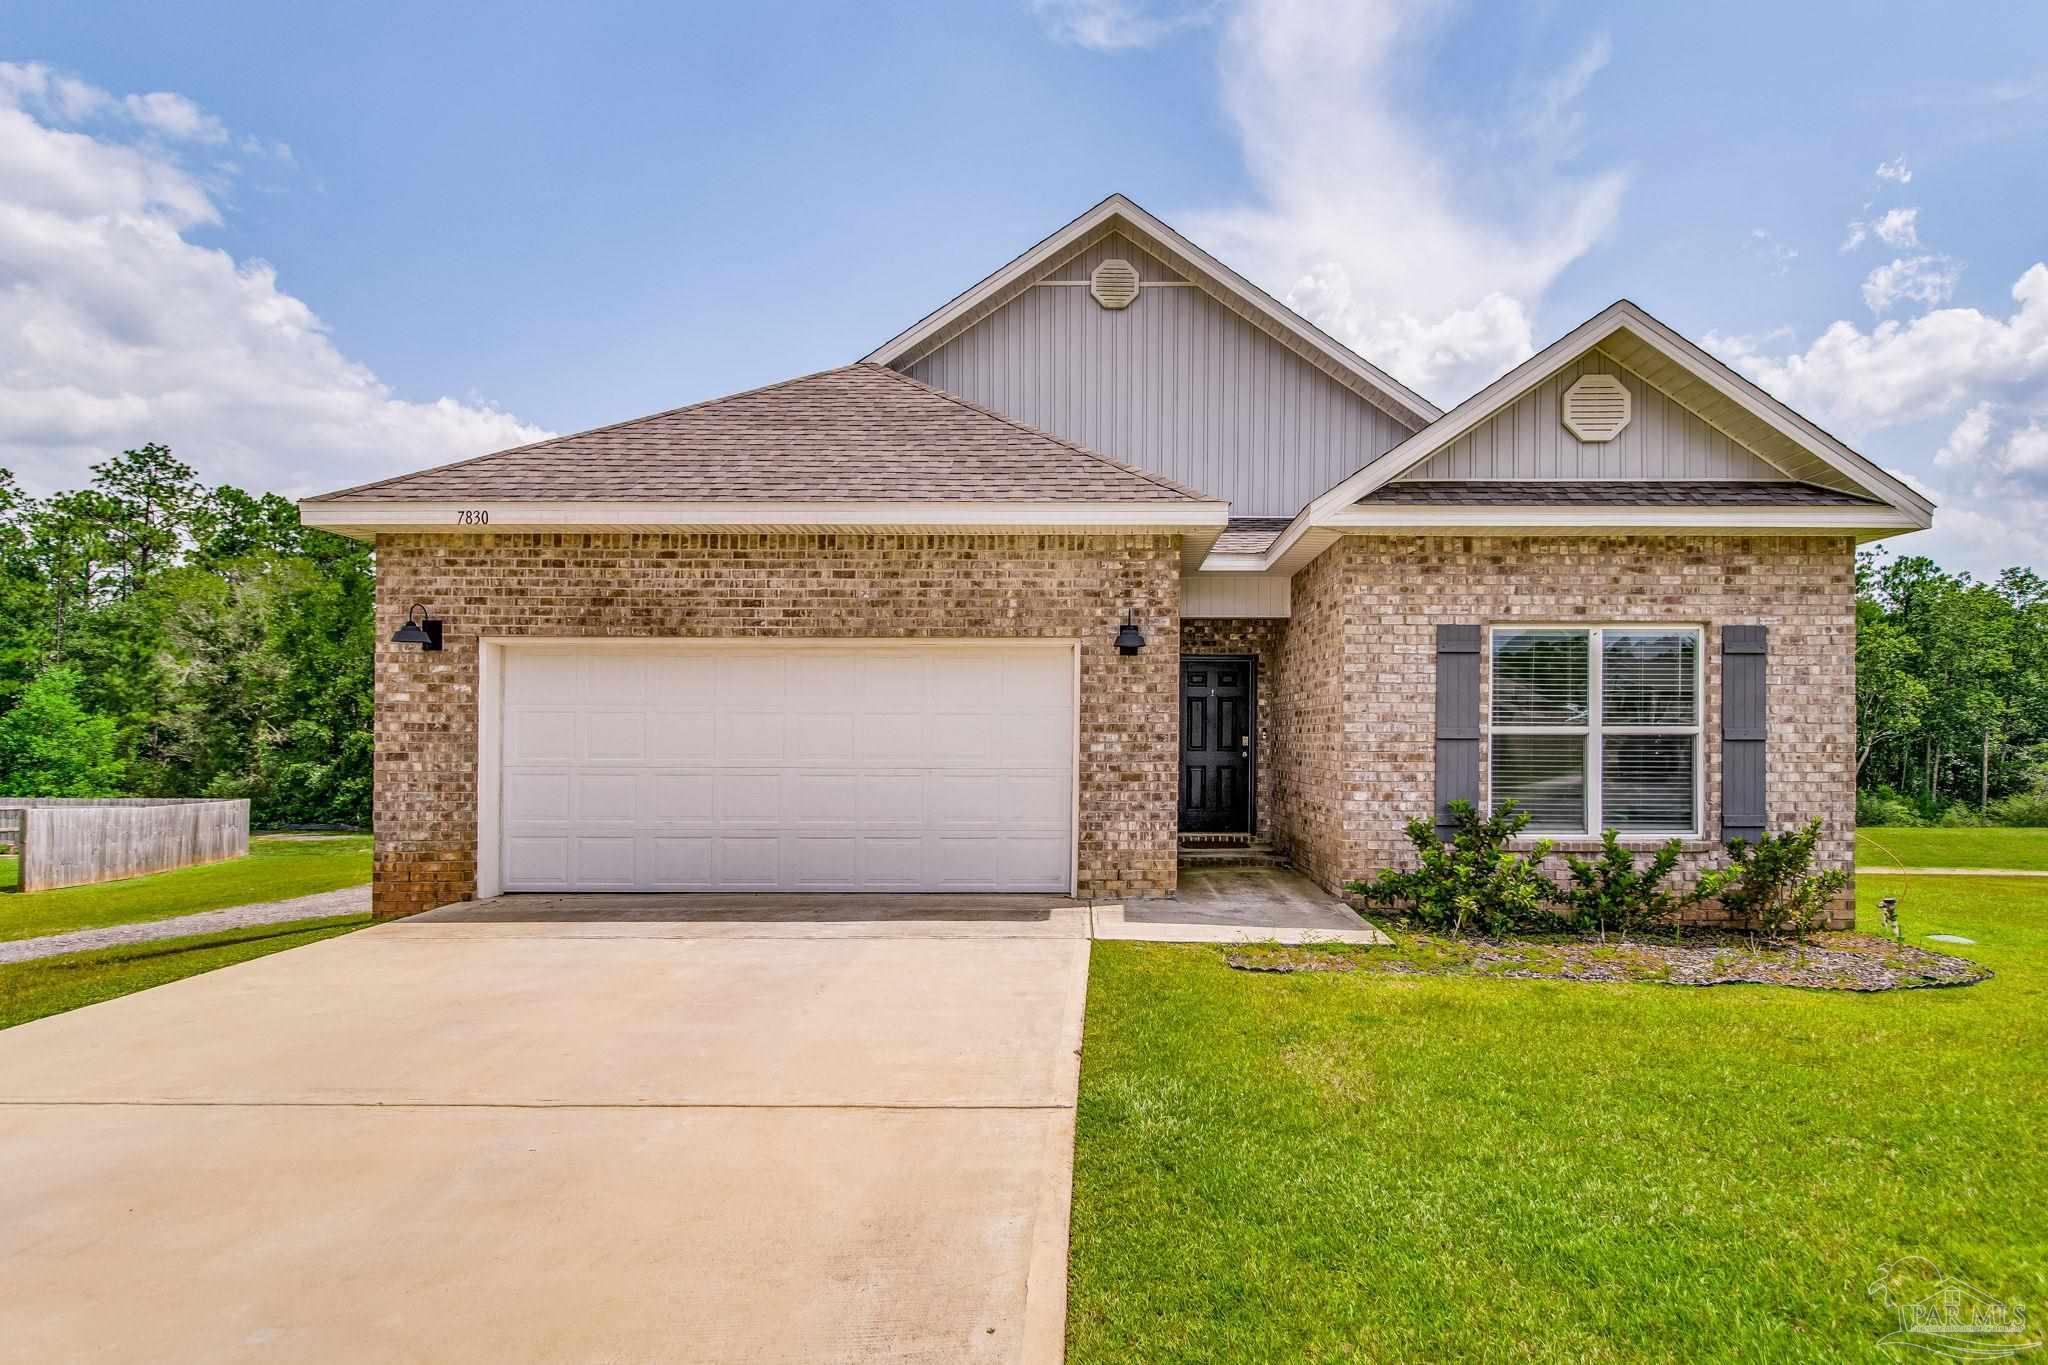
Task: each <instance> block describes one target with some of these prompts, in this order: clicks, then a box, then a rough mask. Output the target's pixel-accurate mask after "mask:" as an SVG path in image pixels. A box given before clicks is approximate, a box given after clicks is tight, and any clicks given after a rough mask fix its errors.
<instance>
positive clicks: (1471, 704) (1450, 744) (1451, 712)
mask: <svg viewBox="0 0 2048 1365" xmlns="http://www.w3.org/2000/svg"><path fill="white" fill-rule="evenodd" d="M1479 636H1480V629H1479V627H1478V626H1438V627H1437V628H1436V832H1437V833H1438V834H1439V835H1441V836H1446V837H1448V836H1449V834H1450V832H1451V812H1450V805H1451V802H1453V801H1470V802H1471V803H1472V804H1473V805H1475V806H1476V805H1478V804H1479Z"/></svg>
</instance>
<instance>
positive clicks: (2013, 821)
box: [1984, 787, 2048, 829]
mask: <svg viewBox="0 0 2048 1365" xmlns="http://www.w3.org/2000/svg"><path fill="white" fill-rule="evenodd" d="M1984 813H1985V814H1986V815H1987V816H1989V817H1990V820H1991V823H1992V824H1994V825H2018V826H2022V827H2024V828H2027V829H2043V828H2048V787H2040V788H2036V789H2035V790H2033V791H2030V792H2015V793H2013V794H2012V795H2011V796H2007V797H2004V798H2001V799H2000V800H1997V801H1993V802H1992V803H1991V804H1990V805H1989V806H1988V807H1986V808H1985V812H1984Z"/></svg>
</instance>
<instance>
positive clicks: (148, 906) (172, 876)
mask: <svg viewBox="0 0 2048 1365" xmlns="http://www.w3.org/2000/svg"><path fill="white" fill-rule="evenodd" d="M9 861H11V860H9ZM5 875H6V874H4V873H0V876H5ZM369 880H370V836H369V835H367V834H346V835H336V836H323V837H317V838H307V837H304V836H288V835H286V836H281V835H257V836H256V837H254V838H252V839H250V840H249V856H248V857H246V858H237V859H235V860H233V861H232V862H225V863H209V864H207V865H206V866H204V867H182V868H179V869H178V870H177V871H176V872H157V873H153V874H151V875H150V876H147V877H130V878H128V879H127V880H126V881H118V882H100V883H98V884H97V885H94V886H67V887H62V888H60V889H58V890H55V891H37V892H35V893H33V894H31V895H9V896H6V897H5V898H0V939H15V938H35V937H37V936H39V935H42V934H61V933H66V932H68V931H70V930H72V929H100V928H104V927H106V926H107V925H110V924H134V923H138V922H140V921H142V920H153V919H168V918H170V917H171V916H172V915H190V914H195V913H197V912H199V911H202V910H225V909H227V908H228V907H230V906H235V905H253V904H255V903H256V902H258V901H278V900H288V899H290V898H291V897H293V896H310V895H312V894H313V893H314V892H316V891H339V890H340V889H341V888H343V887H346V886H362V885H364V884H365V883H367V882H368V881H369ZM6 884H8V885H12V880H11V878H10V879H9V880H8V881H7V882H6Z"/></svg>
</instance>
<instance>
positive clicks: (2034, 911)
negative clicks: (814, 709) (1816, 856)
mask: <svg viewBox="0 0 2048 1365" xmlns="http://www.w3.org/2000/svg"><path fill="white" fill-rule="evenodd" d="M1942 833H1949V832H1948V831H1943V832H1942ZM1894 894H1895V895H1897V896H1899V897H1900V909H1901V914H1902V917H1903V922H1904V925H1905V928H1906V930H1907V932H1908V934H1909V935H1911V936H1913V937H1914V939H1915V940H1917V941H1920V942H1925V940H1924V938H1923V937H1921V936H1923V935H1925V934H1928V933H1932V932H1953V933H1960V934H1962V935H1965V936H1967V937H1969V938H1972V939H1975V940H1977V946H1975V947H1970V948H1963V949H1958V950H1957V951H1962V952H1966V953H1969V954H1971V955H1972V956H1974V957H1976V958H1977V959H1978V960H1980V961H1981V962H1983V963H1985V964H1986V965H1988V966H1990V967H1991V968H1992V969H1993V970H1994V971H1995V972H1996V973H1997V975H1996V976H1995V977H1993V978H1992V979H1991V980H1990V981H1988V982H1985V983H1983V984H1981V985H1977V986H1970V987H1966V988H1960V989H1948V990H1918V991H1902V992H1895V993H1891V994H1885V995H1872V996H1859V995H1852V994H1846V993H1820V992H1805V991H1797V990H1791V989H1787V988H1783V987H1761V986H1728V987H1715V988H1711V989H1685V988H1674V987H1668V986H1656V985H1621V986H1606V985H1585V984H1573V983H1563V982H1543V981H1502V980H1484V979H1474V978H1451V977H1415V978H1403V977H1398V976H1387V975H1379V974H1368V973H1362V972H1361V973H1355V974H1349V975H1341V974H1334V973H1329V974H1317V975H1312V976H1311V975H1296V976H1272V975H1260V974H1252V973H1242V972H1234V971H1231V970H1229V969H1228V968H1226V967H1225V966H1224V964H1223V961H1222V953H1221V951H1220V950H1218V949H1215V948H1203V947H1168V946H1157V945H1146V944H1135V943H1099V944H1097V945H1095V948H1094V966H1093V973H1092V976H1091V979H1090V982H1089V991H1088V1016H1087V1041H1086V1045H1085V1048H1084V1051H1083V1054H1082V1075H1081V1097H1080V1110H1079V1116H1078V1136H1077V1141H1076V1155H1075V1172H1074V1177H1075V1179H1074V1208H1073V1231H1072V1238H1073V1241H1072V1247H1073V1251H1072V1262H1071V1269H1070V1274H1069V1292H1070V1302H1069V1309H1068V1314H1069V1316H1068V1342H1069V1357H1068V1358H1069V1359H1070V1360H1071V1361H1074V1362H1096V1361H1118V1362H1122V1361H1152V1360H1160V1361H1165V1360H1170V1361H1212V1360H1213V1361H1338V1360H1450V1359H1482V1360H1530V1361H1539V1360H1567V1359H1569V1360H1634V1359H1666V1360H1687V1361H1692V1360H1704V1359H1724V1360H1737V1359H1740V1360H1750V1361H1760V1360H1770V1361H1785V1360H1816V1361H1818V1360H1842V1359H1852V1360H1854V1359H1875V1358H1878V1357H1877V1354H1876V1351H1875V1348H1874V1347H1873V1344H1872V1343H1873V1342H1874V1341H1875V1339H1876V1337H1877V1336H1878V1335H1879V1334H1880V1333H1881V1332H1882V1331H1884V1330H1886V1328H1887V1322H1886V1319H1885V1316H1884V1314H1883V1313H1881V1312H1880V1311H1879V1309H1878V1307H1877V1305H1875V1304H1874V1303H1872V1302H1871V1301H1869V1300H1868V1299H1867V1298H1866V1297H1865V1293H1864V1291H1865V1288H1866V1286H1867V1285H1868V1284H1869V1283H1870V1282H1871V1281H1872V1280H1873V1279H1874V1278H1875V1277H1876V1274H1877V1271H1878V1267H1879V1266H1880V1265H1881V1264H1883V1263H1884V1262H1886V1261H1889V1260H1891V1259H1893V1258H1895V1257H1898V1256H1901V1255H1905V1254H1919V1255H1924V1256H1927V1257H1930V1258H1932V1259H1933V1260H1934V1261H1935V1262H1937V1263H1938V1264H1939V1265H1940V1266H1941V1267H1942V1268H1943V1269H1945V1270H1947V1271H1949V1272H1950V1273H1954V1274H1958V1275H1962V1276H1964V1277H1966V1278H1968V1279H1969V1280H1971V1281H1973V1282H1974V1283H1976V1284H1978V1285H1981V1286H1983V1287H1984V1288H1985V1289H1986V1290H1988V1291H1989V1292H1991V1293H1993V1294H1997V1295H2000V1296H2002V1297H2005V1298H2008V1299H2017V1300H2020V1301H2023V1302H2025V1303H2026V1304H2028V1305H2029V1306H2032V1305H2038V1304H2041V1303H2043V1302H2044V1301H2048V1126H2044V1125H2043V1123H2042V1122H2041V1117H2042V1115H2043V1114H2044V1113H2048V883H2044V882H2038V881H2028V880H2022V879H2011V880H1998V879H1994V878H1949V879H1938V878H1929V877H1877V876H1871V877H1864V878H1861V879H1859V896H1860V898H1861V902H1862V906H1863V911H1864V914H1865V915H1866V917H1869V916H1874V913H1875V912H1874V906H1875V903H1876V899H1877V898H1878V897H1880V896H1884V895H1894Z"/></svg>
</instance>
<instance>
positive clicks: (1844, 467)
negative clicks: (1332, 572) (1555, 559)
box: [1307, 299, 1934, 530]
mask: <svg viewBox="0 0 2048 1365" xmlns="http://www.w3.org/2000/svg"><path fill="white" fill-rule="evenodd" d="M1620 331H1629V332H1633V333H1634V334H1635V335H1637V336H1638V337H1641V338H1643V339H1644V340H1647V341H1649V342H1651V343H1652V344H1653V345H1654V346H1655V348H1656V349H1658V350H1659V351H1661V352H1662V353H1663V354H1664V355H1665V356H1666V357H1667V358H1668V359H1669V360H1670V361H1671V362H1672V363H1673V364H1675V365H1677V366H1679V367H1680V368H1681V369H1683V370H1685V371H1686V372H1687V373H1688V374H1690V375H1692V376H1693V377H1694V378H1695V379H1697V380H1699V381H1700V382H1701V383H1702V384H1705V385H1707V386H1708V387H1709V388H1712V389H1713V390H1715V391H1716V392H1717V393H1719V394H1720V395H1721V396H1722V397H1724V398H1726V399H1727V400H1728V401H1730V402H1732V403H1734V404H1736V405H1737V406H1739V407H1741V408H1743V409H1744V410H1746V411H1747V412H1748V413H1749V414H1750V415H1751V416H1753V417H1756V418H1757V419H1759V420H1760V421H1763V422H1765V423H1767V424H1768V425H1770V426H1772V427H1775V428H1776V429H1777V430H1778V431H1779V432H1780V433H1781V434H1782V435H1784V436H1785V437H1786V439H1788V440H1791V441H1795V442H1797V443H1798V444H1799V445H1800V446H1802V447H1803V448H1805V449H1807V450H1810V451H1812V452H1813V454H1814V455H1816V456H1817V457H1819V458H1820V459H1821V460H1822V461H1823V462H1824V463H1826V464H1827V465H1829V466H1830V467H1831V468H1833V469H1835V470H1836V471H1837V472H1839V473H1840V474H1841V475H1842V476H1843V477H1844V478H1846V479H1848V480H1849V481H1850V482H1852V483H1854V484H1856V485H1857V486H1858V487H1861V488H1864V489H1866V490H1868V491H1869V492H1870V493H1871V494H1872V495H1873V496H1876V497H1880V498H1882V499H1884V500H1885V501H1886V502H1887V503H1889V504H1890V505H1891V508H1892V509H1893V510H1895V511H1896V512H1898V513H1899V514H1901V515H1902V516H1904V517H1906V518H1908V519H1909V521H1910V524H1909V525H1905V526H1902V527H1900V528H1899V529H1903V530H1925V529H1926V528H1927V527H1929V526H1931V525H1933V524H1934V504H1933V503H1931V502H1929V501H1928V500H1927V499H1926V498H1924V497H1922V496H1921V495H1920V494H1919V493H1917V492H1915V491H1914V490H1913V489H1912V488H1910V487H1909V486H1907V485H1906V484H1905V483H1903V482H1901V481H1900V480H1898V479H1896V478H1894V477H1892V476H1891V475H1890V474H1888V473H1886V472H1885V471H1884V470H1883V469H1880V468H1879V467H1878V466H1877V465H1876V464H1874V463H1872V462H1871V461H1870V460H1869V459H1867V458H1865V457H1864V456H1862V455H1859V454H1857V453H1856V452H1855V451H1853V450H1851V449H1850V448H1849V447H1847V446H1845V445H1843V444H1842V443H1841V442H1840V441H1838V440H1836V439H1835V438H1834V437H1832V436H1830V435H1828V433H1826V432H1825V431H1822V430H1821V429H1820V428H1819V427H1817V426H1815V425H1814V424H1813V423H1811V422H1809V421H1807V420H1806V419H1805V418H1804V417H1801V416H1800V415H1799V414H1798V413H1796V412H1794V411H1793V410H1792V409H1791V408H1788V407H1786V406H1785V405H1784V404H1783V403H1780V402H1778V401H1777V400H1776V399H1775V398H1772V397H1771V396H1770V395H1769V394H1767V393H1765V392H1764V391H1763V390H1762V389H1759V388H1757V387H1756V386H1755V385H1753V384H1751V383H1750V382H1749V381H1748V380H1746V379H1744V378H1743V377H1742V376H1741V375H1739V374H1736V373H1735V372H1734V371H1733V370H1730V369H1729V368H1728V367H1727V366H1725V365H1723V364H1721V363H1720V362H1719V361H1717V360H1715V359H1714V358H1713V357H1712V356H1710V355H1708V354H1707V353H1706V352H1705V351H1702V350H1700V349H1699V347H1697V346H1695V345H1694V344H1693V343H1692V342H1690V341H1687V340H1686V339H1685V338H1684V337H1682V336H1680V335H1679V334H1678V333H1676V332H1674V331H1672V330H1671V329H1670V328H1669V327H1666V326H1665V325H1664V324H1663V323H1661V322H1659V321H1657V319H1655V318H1653V317H1651V316H1650V315H1649V314H1648V313H1646V312H1644V311H1643V310H1642V309H1641V308H1638V307H1637V306H1636V305H1635V304H1633V303H1631V302H1629V301H1628V300H1627V299H1621V300H1618V301H1617V302H1615V303H1613V304H1610V305H1609V306H1608V307H1606V308H1604V309H1602V310H1601V311H1600V312H1598V313H1596V314H1594V315H1593V316H1592V317H1591V318H1588V319H1587V320H1586V321H1585V322H1583V323H1580V324H1579V325H1578V326H1577V327H1575V328H1573V329H1572V330H1571V331H1569V332H1567V333H1565V334H1564V335H1563V336H1561V337H1559V338H1558V339H1557V340H1556V341H1554V342H1552V343H1551V344H1550V345H1548V346H1546V347H1544V348H1543V349H1542V350H1541V351H1538V352H1537V353H1536V354H1535V355H1533V356H1531V357H1529V359H1527V360H1525V361H1523V362H1522V363H1521V364H1520V365H1517V366H1516V367H1515V368H1514V369H1512V370H1509V371H1508V372H1507V373H1506V374H1504V375H1502V376H1501V377H1500V378H1498V379H1496V380H1494V381H1493V382H1492V383H1491V384H1488V385H1487V386H1486V387H1485V388H1483V389H1481V390H1480V391H1479V392H1478V393H1475V394H1473V395H1472V396H1471V397H1470V398H1468V399H1466V400H1465V401H1464V402H1462V403H1460V404H1458V406H1456V407H1455V408H1452V409H1451V410H1450V411H1449V412H1447V413H1445V414H1444V415H1443V417H1441V418H1440V419H1438V420H1437V421H1436V422H1435V423H1434V424H1432V425H1430V426H1428V427H1425V428H1423V429H1422V430H1421V431H1418V432H1416V433H1415V434H1414V435H1413V436H1411V437H1409V438H1408V439H1407V440H1405V441H1403V442H1402V443H1401V444H1400V445H1397V446H1395V447H1394V448H1393V449H1392V450H1390V451H1388V452H1387V453H1386V454H1384V455H1382V456H1380V457H1379V458H1378V459H1377V460H1374V461H1373V462H1372V463H1371V464H1369V465H1367V466H1365V468H1363V469H1361V470H1359V471H1358V472H1357V473H1356V474H1353V475H1352V476H1351V477H1350V478H1348V479H1345V480H1344V481H1343V482H1342V483H1339V484H1338V485H1336V486H1335V487H1334V488H1332V489H1330V490H1329V491H1328V492H1327V493H1324V494H1322V495H1320V496H1319V497H1317V498H1316V499H1314V500H1313V501H1312V502H1310V503H1309V505H1308V508H1307V515H1308V517H1309V519H1310V521H1311V523H1312V524H1314V525H1318V526H1322V525H1337V524H1339V523H1338V522H1336V521H1335V520H1334V518H1337V517H1339V516H1342V515H1344V514H1345V513H1346V510H1347V509H1349V508H1351V507H1353V506H1354V505H1355V504H1356V503H1357V502H1358V500H1359V499H1360V498H1362V497H1364V496H1365V495H1366V494H1368V493H1371V492H1372V491H1373V490H1374V489H1376V488H1379V487H1381V486H1382V485H1384V484H1386V483H1389V482H1391V481H1393V480H1394V479H1396V478H1398V477H1400V476H1401V475H1402V474H1404V473H1406V472H1407V471H1408V470H1410V469H1412V468H1414V467H1415V466H1416V465H1418V464H1420V463H1422V462H1423V461H1424V460H1426V459H1428V458H1429V457H1430V456H1432V455H1434V454H1436V453H1437V452H1438V451H1440V450H1442V449H1444V447H1446V446H1448V445H1450V444H1451V442H1453V441H1455V440H1457V439H1458V438H1459V437H1460V436H1462V435H1464V434H1465V433H1466V432H1468V431H1470V430H1472V429H1473V428H1474V427H1476V426H1478V425H1479V424H1480V423H1481V422H1484V421H1485V420H1486V419H1487V418H1489V417H1492V416H1493V415H1495V414H1496V413H1498V412H1499V411H1500V410H1501V409H1503V408H1505V407H1506V406H1508V404H1510V403H1512V402H1514V401H1515V400H1516V399H1517V398H1520V397H1521V396H1522V395H1523V394H1525V393H1527V392H1529V390H1531V389H1533V388H1535V387H1536V386H1537V385H1538V384H1540V383H1542V382H1543V381H1544V380H1546V379H1548V378H1550V376H1552V375H1553V374H1556V373H1557V372H1558V371H1559V370H1562V369H1563V368H1564V367H1565V366H1567V365H1569V364H1571V363H1572V362H1573V361H1574V360H1577V359H1578V358H1579V357H1581V356H1583V355H1584V354H1585V353H1586V352H1588V351H1590V350H1592V349H1593V348H1594V347H1596V346H1598V345H1599V344H1600V343H1601V342H1602V341H1605V340H1606V339H1607V338H1608V337H1610V336H1612V335H1614V334H1615V333H1616V332H1620ZM1409 510H1411V511H1412V510H1414V509H1409ZM1445 510H1452V509H1445ZM1455 510H1458V511H1471V510H1474V509H1471V508H1459V509H1455ZM1701 510H1707V509H1701ZM1714 510H1720V509H1714ZM1768 510H1772V509H1745V510H1744V514H1745V515H1748V514H1751V512H1752V511H1753V512H1763V511H1768ZM1805 510H1807V511H1817V510H1822V509H1805ZM1845 510H1846V509H1845ZM1523 511H1524V520H1525V521H1527V520H1532V519H1547V518H1546V517H1545V514H1544V512H1543V510H1542V509H1540V508H1533V507H1531V508H1525V509H1523ZM1866 515H1867V514H1866Z"/></svg>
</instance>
